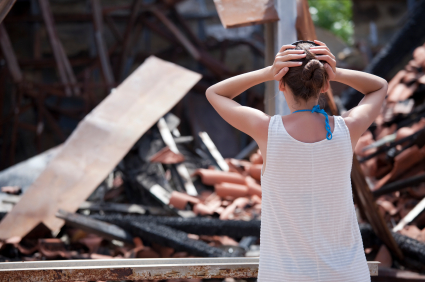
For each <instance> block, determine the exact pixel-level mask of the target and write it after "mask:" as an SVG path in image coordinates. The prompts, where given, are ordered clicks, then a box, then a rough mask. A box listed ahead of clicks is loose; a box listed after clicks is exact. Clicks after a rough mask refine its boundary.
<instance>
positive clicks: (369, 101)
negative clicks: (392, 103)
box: [334, 68, 388, 148]
mask: <svg viewBox="0 0 425 282" xmlns="http://www.w3.org/2000/svg"><path fill="white" fill-rule="evenodd" d="M334 81H338V82H341V83H344V84H346V85H348V86H351V87H353V88H354V89H356V90H357V91H359V92H361V93H362V94H364V95H365V97H364V98H363V99H362V100H361V101H360V103H359V104H358V105H357V106H356V107H354V108H352V109H351V110H349V111H347V112H346V113H344V114H343V115H342V117H343V118H344V120H345V123H346V124H347V127H348V128H349V129H350V134H351V140H352V143H353V148H354V146H355V145H356V144H357V141H358V140H359V138H360V136H361V135H362V134H363V133H364V132H365V131H366V130H367V129H368V128H369V126H370V125H371V124H372V122H373V121H374V120H375V119H376V117H377V116H378V115H379V113H380V111H381V107H382V103H383V102H384V100H385V96H386V95H387V88H388V83H387V81H386V80H385V79H383V78H380V77H379V76H376V75H373V74H369V73H365V72H360V71H355V70H347V69H340V68H337V70H336V74H335V79H334Z"/></svg>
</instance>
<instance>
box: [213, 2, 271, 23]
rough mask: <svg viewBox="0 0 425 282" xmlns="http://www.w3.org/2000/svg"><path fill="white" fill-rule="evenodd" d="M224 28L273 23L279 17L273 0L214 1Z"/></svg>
mask: <svg viewBox="0 0 425 282" xmlns="http://www.w3.org/2000/svg"><path fill="white" fill-rule="evenodd" d="M214 4H215V6H216V8H217V12H218V15H219V17H220V20H221V23H222V24H223V26H224V27H225V28H229V27H240V26H247V25H252V24H260V23H268V22H275V21H278V20H279V16H278V14H277V11H276V9H275V7H274V1H273V0H255V1H234V0H214Z"/></svg>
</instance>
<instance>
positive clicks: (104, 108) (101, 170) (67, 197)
mask: <svg viewBox="0 0 425 282" xmlns="http://www.w3.org/2000/svg"><path fill="white" fill-rule="evenodd" d="M200 78H201V75H199V74H197V73H194V72H192V71H189V70H187V69H184V68H182V67H180V66H177V65H175V64H173V63H169V62H165V61H163V60H160V59H158V58H156V57H153V56H151V57H149V58H148V59H147V60H146V61H145V62H144V63H143V64H142V65H141V66H140V67H139V68H138V69H136V70H135V71H134V72H133V74H131V75H130V76H129V77H128V78H127V79H126V80H125V81H124V82H123V83H122V84H121V85H120V86H118V87H117V88H116V90H114V91H113V92H112V93H111V94H110V95H109V96H107V97H106V99H104V100H103V101H102V102H101V103H100V104H99V105H98V106H97V107H96V108H95V109H94V110H93V111H92V112H90V113H89V114H88V115H87V116H86V117H85V118H84V119H83V120H82V121H81V122H80V124H79V125H78V127H77V128H76V129H75V131H74V132H73V133H72V135H71V136H70V137H69V138H68V140H67V141H66V142H65V144H64V145H63V148H62V150H61V151H60V152H59V153H58V154H57V155H56V156H55V157H54V159H52V160H51V161H50V163H49V164H48V165H47V167H46V169H45V170H44V171H43V172H42V173H41V175H40V176H39V177H38V178H37V180H36V181H35V182H34V183H33V184H32V185H31V187H29V188H28V191H27V192H26V193H25V194H24V196H23V197H22V199H21V201H19V203H18V204H17V205H16V206H15V207H14V208H13V209H12V211H11V212H10V213H9V214H8V215H7V216H6V217H5V218H4V219H3V220H2V221H1V222H0V238H4V239H6V238H10V237H13V236H19V237H23V236H24V235H26V234H27V233H28V232H29V231H30V230H32V229H33V228H34V227H35V226H36V225H37V224H39V223H40V222H43V223H44V224H45V225H46V226H47V227H49V228H50V229H51V230H53V231H57V230H59V229H60V227H61V226H62V225H63V221H62V220H60V219H57V218H56V217H55V213H56V211H57V210H58V209H63V210H66V211H68V212H75V211H76V210H77V209H78V207H79V206H80V204H81V203H82V202H83V201H84V200H85V199H86V198H87V197H88V196H89V195H90V194H91V193H92V192H93V191H94V189H95V188H96V187H97V186H98V185H99V184H100V183H101V182H102V181H103V180H104V179H105V178H106V177H107V175H108V174H109V173H110V172H111V171H112V170H113V168H114V167H115V166H116V165H117V164H118V162H119V161H121V159H122V158H123V157H124V156H125V154H126V153H127V152H128V150H129V149H130V148H131V147H132V146H133V145H134V144H135V142H136V141H137V140H138V139H139V138H140V137H141V136H142V135H143V133H144V132H146V131H147V130H148V129H149V128H150V127H151V126H152V125H154V124H155V122H156V121H157V120H158V119H159V118H160V117H162V116H163V115H164V114H166V113H167V112H168V111H169V110H170V109H171V108H172V107H173V106H174V105H175V104H176V103H177V102H178V101H179V100H180V99H181V98H182V97H183V96H184V95H185V94H186V93H187V92H188V91H189V90H190V89H191V88H192V87H193V85H194V84H196V83H197V82H198V81H199V79H200Z"/></svg>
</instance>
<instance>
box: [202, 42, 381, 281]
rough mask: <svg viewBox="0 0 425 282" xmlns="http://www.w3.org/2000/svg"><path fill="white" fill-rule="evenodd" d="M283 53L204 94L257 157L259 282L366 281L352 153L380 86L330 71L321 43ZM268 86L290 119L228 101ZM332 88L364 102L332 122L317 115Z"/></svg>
mask: <svg viewBox="0 0 425 282" xmlns="http://www.w3.org/2000/svg"><path fill="white" fill-rule="evenodd" d="M293 44H294V45H284V46H282V48H281V49H280V51H279V53H278V54H277V55H276V58H275V61H274V63H273V65H272V66H269V67H266V68H263V69H260V70H256V71H252V72H249V73H245V74H242V75H238V76H235V77H232V78H229V79H226V80H224V81H221V82H219V83H217V84H215V85H213V86H211V87H209V88H208V89H207V91H206V96H207V99H208V100H209V102H210V103H211V105H212V106H213V107H214V108H215V109H216V111H217V112H218V113H219V114H220V115H221V117H223V118H224V119H225V120H226V121H227V122H228V123H229V124H231V125H232V126H234V127H235V128H237V129H239V130H240V131H242V132H244V133H246V134H248V135H249V136H251V137H252V138H253V139H254V140H255V141H256V142H257V144H258V146H259V148H260V151H261V154H262V156H263V159H264V163H263V170H262V175H261V185H262V216H261V233H260V264H259V272H258V281H259V282H271V281H276V282H277V281H279V282H282V281H288V282H289V281H291V282H292V281H303V282H306V281H326V282H331V281H335V282H336V281H338V282H342V281H344V282H347V281H353V282H364V281H370V274H369V270H368V266H367V262H366V257H365V254H364V250H363V242H362V238H361V236H360V230H359V226H358V223H357V219H356V214H355V209H354V203H353V198H352V190H351V182H350V173H351V164H352V157H353V151H354V147H355V146H356V143H357V141H358V140H359V137H360V136H361V135H362V134H363V132H365V131H366V130H367V128H368V127H369V126H370V125H371V124H372V122H373V121H374V120H375V118H376V117H377V115H378V114H379V111H380V108H381V105H382V103H383V101H384V99H385V95H386V93H387V82H386V81H385V80H384V79H382V78H380V77H377V76H375V75H372V74H368V73H364V72H359V71H354V70H348V69H341V68H337V67H336V62H335V56H334V55H333V54H332V53H331V52H330V50H329V48H328V47H327V46H326V44H324V43H323V42H320V41H317V40H315V41H314V42H308V41H307V42H306V41H302V42H296V43H293ZM269 80H277V81H279V89H280V90H281V91H283V92H284V95H285V99H286V101H287V103H288V106H289V109H290V110H291V113H292V114H290V115H286V116H280V115H275V116H272V117H271V116H269V115H267V114H265V113H263V112H261V111H259V110H257V109H253V108H249V107H244V106H241V105H240V104H238V103H237V102H235V101H233V100H232V99H233V98H235V97H236V96H238V95H239V94H240V93H242V92H244V91H245V90H247V89H248V88H250V87H252V86H254V85H257V84H259V83H262V82H265V81H269ZM329 81H338V82H340V83H344V84H346V85H348V86H351V87H353V88H355V89H356V90H358V91H360V92H361V93H363V94H364V95H365V97H364V98H363V100H361V101H360V103H359V105H358V106H357V107H355V108H353V109H351V110H350V111H348V112H346V113H344V114H343V115H342V116H330V117H329V118H328V117H327V114H326V113H325V112H324V111H323V110H321V109H320V107H319V106H318V105H317V104H318V99H319V94H320V93H323V92H326V91H327V89H328V88H329Z"/></svg>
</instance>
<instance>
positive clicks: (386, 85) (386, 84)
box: [381, 78, 388, 96]
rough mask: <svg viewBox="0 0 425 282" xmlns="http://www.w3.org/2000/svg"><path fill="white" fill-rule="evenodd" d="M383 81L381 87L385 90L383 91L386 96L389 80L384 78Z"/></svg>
mask: <svg viewBox="0 0 425 282" xmlns="http://www.w3.org/2000/svg"><path fill="white" fill-rule="evenodd" d="M381 83H382V86H381V89H382V90H383V91H382V92H384V94H385V96H386V95H387V91H388V82H387V81H386V80H385V79H383V78H382V80H381Z"/></svg>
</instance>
